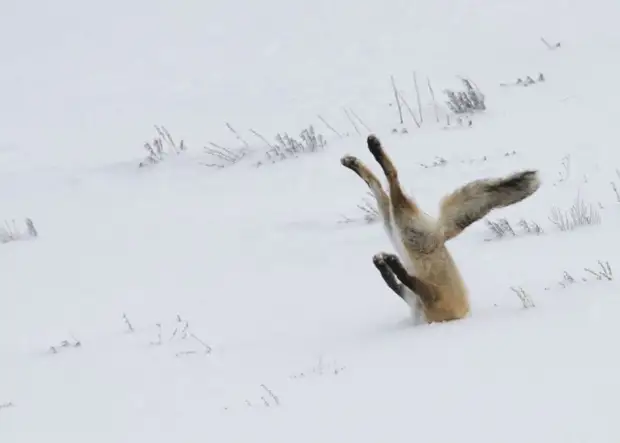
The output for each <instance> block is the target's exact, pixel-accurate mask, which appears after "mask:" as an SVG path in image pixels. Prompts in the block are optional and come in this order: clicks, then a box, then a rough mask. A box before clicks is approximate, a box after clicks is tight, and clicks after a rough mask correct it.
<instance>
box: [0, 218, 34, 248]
mask: <svg viewBox="0 0 620 443" xmlns="http://www.w3.org/2000/svg"><path fill="white" fill-rule="evenodd" d="M24 225H25V226H24V227H20V226H19V225H18V224H17V223H16V221H15V220H11V221H10V222H9V221H8V220H5V221H4V225H3V226H0V243H9V242H12V241H18V240H27V239H30V238H35V237H38V236H39V233H38V231H37V229H36V228H35V226H34V222H33V221H32V220H31V219H29V218H26V220H25V221H24Z"/></svg>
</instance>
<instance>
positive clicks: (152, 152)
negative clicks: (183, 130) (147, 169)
mask: <svg viewBox="0 0 620 443" xmlns="http://www.w3.org/2000/svg"><path fill="white" fill-rule="evenodd" d="M155 131H156V132H157V136H156V137H155V138H153V141H152V142H150V143H149V142H147V143H145V144H144V149H145V150H146V152H147V156H146V158H145V159H144V160H142V161H141V162H140V163H139V165H138V167H140V168H142V167H144V166H149V165H156V164H158V163H160V162H162V161H163V160H164V159H165V158H166V157H168V156H170V155H179V154H181V153H182V152H185V151H186V146H185V143H184V142H183V140H181V142H180V143H179V144H177V143H176V142H175V141H174V139H173V138H172V136H171V135H170V133H169V132H168V130H167V129H166V128H165V127H163V126H157V125H156V126H155Z"/></svg>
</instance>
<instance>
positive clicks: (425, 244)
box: [340, 135, 540, 323]
mask: <svg viewBox="0 0 620 443" xmlns="http://www.w3.org/2000/svg"><path fill="white" fill-rule="evenodd" d="M367 143H368V149H369V150H370V153H371V154H372V155H373V157H374V158H375V160H376V161H377V162H378V163H379V165H380V166H381V169H382V170H383V172H384V174H385V176H386V178H387V181H388V192H387V193H386V192H385V191H384V190H383V187H382V186H381V183H380V182H379V180H378V179H377V177H376V176H375V175H374V174H373V173H372V172H371V171H370V169H368V167H367V166H366V165H364V164H363V163H362V162H361V161H360V160H359V159H358V158H356V157H353V156H345V157H342V159H341V160H340V162H341V163H342V165H343V166H345V167H347V168H348V169H350V170H352V171H353V172H355V173H356V174H357V175H359V176H360V178H361V179H362V180H364V181H365V182H366V184H367V185H368V187H369V188H370V190H371V191H372V193H373V195H374V197H375V199H376V201H377V207H378V211H379V214H380V216H381V219H382V221H383V225H384V228H385V230H386V231H387V234H388V237H389V238H390V240H391V242H392V244H393V246H394V247H395V249H396V251H397V253H398V255H399V256H400V258H399V256H397V255H395V254H388V253H385V252H381V253H378V254H375V255H374V256H373V263H374V265H375V267H376V268H377V269H378V270H379V273H380V274H381V276H382V277H383V280H384V281H385V283H386V284H387V286H388V287H389V288H390V289H391V290H392V291H393V292H395V293H396V294H397V295H398V296H399V297H401V298H402V299H403V300H404V301H405V302H406V303H407V304H408V305H409V306H410V308H411V310H412V315H413V316H414V319H415V320H416V323H433V322H442V321H449V320H457V319H461V318H464V317H466V316H467V315H469V312H470V305H469V296H468V294H467V288H466V287H465V283H464V282H463V278H462V277H461V274H460V272H459V269H458V267H457V266H456V263H455V262H454V260H453V259H452V256H451V255H450V252H449V251H448V249H447V248H446V242H447V241H448V240H450V239H453V238H455V237H456V236H458V235H459V234H460V233H461V232H463V230H465V229H466V228H467V227H468V226H469V225H471V224H472V223H475V222H476V221H478V220H480V219H481V218H482V217H484V216H485V215H487V214H488V213H489V212H491V211H492V210H493V209H496V208H502V207H506V206H510V205H513V204H515V203H518V202H520V201H522V200H524V199H526V198H527V197H529V196H531V195H532V194H534V193H535V192H536V191H537V190H538V188H539V187H540V178H539V175H538V171H536V170H526V171H522V172H516V173H513V174H511V175H508V176H506V177H502V178H487V179H481V180H475V181H472V182H469V183H467V184H465V185H464V186H462V187H460V188H458V189H456V190H455V191H454V192H452V193H451V194H448V195H446V196H445V197H443V199H442V200H441V202H440V215H439V219H438V220H435V219H433V218H432V217H430V216H429V215H428V214H426V213H425V212H423V211H422V210H421V209H420V208H419V207H418V206H417V205H416V203H415V202H414V201H413V200H412V199H410V198H409V197H407V195H405V193H404V192H403V190H402V188H401V185H400V182H399V179H398V171H397V170H396V167H395V166H394V164H393V163H392V160H391V159H390V157H389V156H388V155H387V154H386V153H385V151H384V149H383V146H382V145H381V142H380V141H379V139H378V138H377V137H376V136H375V135H369V136H368V139H367ZM401 259H402V260H403V261H404V263H403V262H401Z"/></svg>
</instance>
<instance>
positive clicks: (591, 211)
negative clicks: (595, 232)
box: [549, 195, 601, 231]
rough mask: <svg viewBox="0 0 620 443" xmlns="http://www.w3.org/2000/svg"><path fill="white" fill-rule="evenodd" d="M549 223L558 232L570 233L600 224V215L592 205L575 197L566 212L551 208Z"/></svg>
mask: <svg viewBox="0 0 620 443" xmlns="http://www.w3.org/2000/svg"><path fill="white" fill-rule="evenodd" d="M549 221H551V223H553V224H554V225H555V226H556V227H557V228H558V229H559V230H560V231H572V230H573V229H576V228H578V227H582V226H588V225H598V224H600V223H601V214H600V212H599V210H598V209H597V208H596V207H595V206H594V205H593V204H592V203H589V204H587V203H585V202H584V201H583V199H582V198H581V197H580V196H579V195H577V197H576V198H575V203H573V205H572V206H571V207H570V208H569V209H568V210H564V211H563V210H561V209H558V208H553V209H552V210H551V215H550V216H549Z"/></svg>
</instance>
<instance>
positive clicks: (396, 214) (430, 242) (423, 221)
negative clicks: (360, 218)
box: [367, 135, 441, 254]
mask: <svg viewBox="0 0 620 443" xmlns="http://www.w3.org/2000/svg"><path fill="white" fill-rule="evenodd" d="M367 143H368V150H369V151H370V153H371V154H372V155H373V157H374V158H375V160H376V161H377V163H379V165H380V166H381V169H383V172H384V174H385V176H386V178H387V181H388V185H389V195H390V202H391V213H392V217H393V220H394V224H395V225H396V226H398V229H399V231H400V237H401V239H402V242H403V243H404V244H405V246H406V247H407V248H408V249H409V250H411V251H414V252H415V253H417V254H428V253H430V252H432V251H434V250H435V249H436V248H437V247H438V246H439V244H440V243H441V239H440V237H439V236H438V235H437V233H436V232H435V229H434V228H435V226H434V223H433V222H430V221H429V220H427V216H426V214H424V213H423V212H422V211H421V210H420V208H419V207H418V205H417V204H416V203H415V202H414V201H412V200H411V199H410V198H409V197H407V195H406V194H405V193H404V191H403V189H402V186H401V184H400V181H399V179H398V171H397V170H396V167H395V166H394V163H393V162H392V160H391V158H390V157H389V156H388V155H387V154H386V153H385V150H384V149H383V146H382V145H381V142H380V141H379V139H378V138H377V137H376V136H374V135H369V136H368V139H367Z"/></svg>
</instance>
